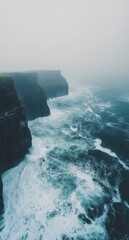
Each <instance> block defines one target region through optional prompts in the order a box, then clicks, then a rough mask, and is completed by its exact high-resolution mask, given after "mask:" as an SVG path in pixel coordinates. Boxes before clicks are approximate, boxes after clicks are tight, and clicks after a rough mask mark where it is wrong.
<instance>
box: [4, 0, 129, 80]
mask: <svg viewBox="0 0 129 240" xmlns="http://www.w3.org/2000/svg"><path fill="white" fill-rule="evenodd" d="M31 69H61V70H62V72H63V74H64V75H65V76H66V77H67V78H68V79H69V80H70V79H71V80H73V79H74V80H77V79H80V80H83V79H85V80H91V81H92V80H100V81H106V80H107V79H110V80H111V81H117V80H119V79H121V80H122V81H124V80H126V81H129V0H0V71H18V70H31Z"/></svg>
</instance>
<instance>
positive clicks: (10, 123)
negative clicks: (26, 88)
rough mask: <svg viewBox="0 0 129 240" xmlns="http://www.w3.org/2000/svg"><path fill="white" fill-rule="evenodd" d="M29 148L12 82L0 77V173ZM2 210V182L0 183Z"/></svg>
mask: <svg viewBox="0 0 129 240" xmlns="http://www.w3.org/2000/svg"><path fill="white" fill-rule="evenodd" d="M30 146H31V133H30V130H29V128H28V123H27V119H26V115H25V110H24V107H23V106H22V105H21V103H20V101H19V99H18V97H17V93H16V90H15V88H14V84H13V80H12V79H11V78H9V77H0V173H2V172H4V171H6V170H7V169H9V168H11V167H13V166H14V165H15V164H17V162H18V161H19V160H20V159H21V158H22V157H23V156H24V155H25V154H26V153H27V151H28V148H29V147H30ZM0 184H1V187H0V197H1V200H0V203H1V208H2V206H3V205H2V182H1V183H0Z"/></svg>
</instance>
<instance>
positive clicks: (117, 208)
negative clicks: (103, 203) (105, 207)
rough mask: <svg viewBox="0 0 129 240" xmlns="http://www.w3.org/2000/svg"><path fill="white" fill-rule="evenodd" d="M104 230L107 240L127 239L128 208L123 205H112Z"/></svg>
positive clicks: (128, 228)
mask: <svg viewBox="0 0 129 240" xmlns="http://www.w3.org/2000/svg"><path fill="white" fill-rule="evenodd" d="M106 229H107V232H108V235H109V240H110V239H113V240H121V239H129V208H127V207H126V206H125V205H124V204H123V203H113V204H112V205H111V206H110V208H109V211H108V217H107V219H106Z"/></svg>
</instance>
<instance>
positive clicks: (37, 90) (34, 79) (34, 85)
mask: <svg viewBox="0 0 129 240" xmlns="http://www.w3.org/2000/svg"><path fill="white" fill-rule="evenodd" d="M8 75H9V76H11V77H12V78H13V81H14V85H15V88H16V91H17V93H18V97H19V99H20V100H21V102H22V104H23V105H24V106H25V111H26V115H27V118H28V120H33V119H35V118H38V117H45V116H49V115H50V109H49V107H48V105H47V100H46V96H45V93H44V92H43V89H42V88H41V87H40V86H39V85H38V75H37V74H36V73H9V74H8Z"/></svg>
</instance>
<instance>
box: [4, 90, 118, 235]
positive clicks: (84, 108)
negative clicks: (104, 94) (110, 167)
mask: <svg viewBox="0 0 129 240" xmlns="http://www.w3.org/2000/svg"><path fill="white" fill-rule="evenodd" d="M95 91H96V89H94V88H87V89H83V90H82V89H81V90H80V91H79V90H78V92H75V91H73V92H71V93H70V95H69V96H67V97H62V98H59V99H53V100H49V105H50V108H51V116H50V117H49V118H39V119H36V120H35V121H31V122H29V127H30V129H31V132H32V137H33V145H32V148H31V149H30V152H29V154H28V155H26V157H25V159H24V161H23V162H22V163H20V164H19V165H18V166H17V167H15V168H13V169H11V170H9V171H7V172H6V173H4V175H3V186H4V189H3V196H4V203H5V214H4V220H5V221H4V228H3V230H2V232H1V235H0V239H2V240H23V239H24V240H35V239H36V240H62V239H68V238H69V239H71V238H73V239H74V240H79V239H81V240H82V239H83V240H93V239H96V240H106V239H108V237H107V233H106V230H105V225H104V223H105V219H106V217H107V208H106V205H105V206H104V210H103V212H102V213H101V214H100V215H99V216H97V217H95V219H91V218H90V217H89V216H88V209H89V208H91V206H92V207H93V206H94V207H96V208H97V207H98V206H101V205H102V206H103V203H104V199H105V197H106V193H105V192H104V188H103V186H102V184H99V181H97V174H96V173H95V172H94V170H93V169H92V164H94V161H93V162H92V164H91V165H88V163H87V160H88V159H87V157H86V156H87V155H86V153H87V150H88V149H94V146H95V148H96V149H99V150H100V151H103V152H105V153H107V154H109V155H110V156H111V157H113V158H114V157H115V158H116V157H117V155H116V154H115V153H114V152H112V151H111V150H110V149H107V148H104V147H102V146H101V144H102V141H101V139H96V140H95V139H94V138H93V137H92V136H91V134H90V129H86V130H85V122H86V123H87V122H90V123H93V124H94V123H95V124H96V123H97V124H98V126H99V124H100V125H101V122H100V121H101V117H100V112H101V111H104V109H106V108H109V107H110V105H109V103H108V104H104V103H101V104H100V103H98V101H97V98H96V96H95ZM82 155H83V158H84V159H81V156H82ZM117 189H118V188H117V186H116V193H117V194H116V195H117V200H118V197H119V196H118V195H119V192H118V191H117ZM117 200H116V201H117ZM114 201H115V199H114ZM79 214H84V215H85V217H86V218H87V219H89V221H90V224H88V223H84V222H83V221H82V220H81V219H79V217H78V216H79ZM66 237H68V238H66Z"/></svg>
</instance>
